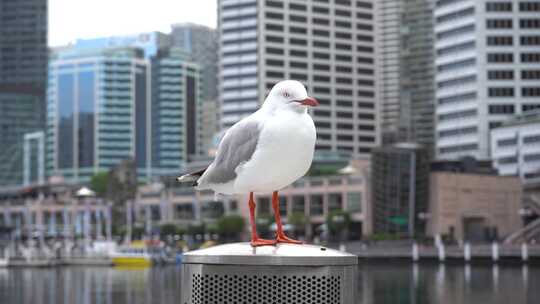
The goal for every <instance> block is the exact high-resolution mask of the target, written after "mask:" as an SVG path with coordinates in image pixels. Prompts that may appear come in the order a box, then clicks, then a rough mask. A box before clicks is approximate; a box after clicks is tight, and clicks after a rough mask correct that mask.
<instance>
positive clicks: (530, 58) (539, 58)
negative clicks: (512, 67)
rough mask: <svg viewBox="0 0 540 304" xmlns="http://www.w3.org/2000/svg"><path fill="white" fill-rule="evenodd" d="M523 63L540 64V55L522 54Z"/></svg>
mask: <svg viewBox="0 0 540 304" xmlns="http://www.w3.org/2000/svg"><path fill="white" fill-rule="evenodd" d="M521 62H540V53H521Z"/></svg>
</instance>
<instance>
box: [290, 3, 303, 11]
mask: <svg viewBox="0 0 540 304" xmlns="http://www.w3.org/2000/svg"><path fill="white" fill-rule="evenodd" d="M289 9H291V10H294V11H306V10H307V6H305V5H303V4H298V3H289Z"/></svg>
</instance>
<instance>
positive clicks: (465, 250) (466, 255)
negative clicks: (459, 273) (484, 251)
mask: <svg viewBox="0 0 540 304" xmlns="http://www.w3.org/2000/svg"><path fill="white" fill-rule="evenodd" d="M463 258H464V259H465V262H466V263H469V262H470V261H471V245H469V242H466V243H465V246H464V247H463Z"/></svg>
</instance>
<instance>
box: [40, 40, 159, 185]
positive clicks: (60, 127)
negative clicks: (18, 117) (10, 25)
mask: <svg viewBox="0 0 540 304" xmlns="http://www.w3.org/2000/svg"><path fill="white" fill-rule="evenodd" d="M49 75H50V76H49V83H48V87H49V88H48V111H47V172H48V174H49V175H51V176H52V175H58V174H59V175H62V176H63V177H64V178H65V180H66V181H68V182H72V183H87V182H89V181H90V178H91V177H92V176H93V175H94V174H96V173H98V172H99V171H101V170H104V171H108V170H109V169H111V168H113V167H114V166H116V165H117V164H119V163H120V162H121V161H122V160H124V159H130V158H131V159H134V160H135V161H136V165H137V169H138V170H137V171H138V174H139V175H140V176H141V177H146V178H148V177H149V175H150V173H151V170H150V166H151V157H150V156H151V154H150V147H151V146H150V145H151V142H150V138H151V134H150V119H149V116H150V115H149V113H150V110H151V107H150V104H151V100H150V92H149V91H148V85H147V81H148V79H149V77H150V76H149V67H148V63H147V62H146V61H145V60H144V54H143V52H142V50H140V49H136V48H125V47H123V48H102V49H77V48H67V49H64V50H59V51H56V52H54V53H53V55H52V56H51V62H50V65H49Z"/></svg>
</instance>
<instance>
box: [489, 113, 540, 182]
mask: <svg viewBox="0 0 540 304" xmlns="http://www.w3.org/2000/svg"><path fill="white" fill-rule="evenodd" d="M490 138H491V153H492V155H493V166H494V167H495V168H496V169H497V170H498V173H499V174H500V175H504V176H518V177H519V178H520V179H521V181H522V182H523V185H524V186H525V188H527V189H529V190H536V191H540V111H539V110H536V111H530V112H527V113H524V114H522V115H519V116H516V117H515V118H514V119H511V120H508V121H507V122H505V123H503V124H502V125H501V126H500V127H497V128H495V129H493V130H491V134H490Z"/></svg>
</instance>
